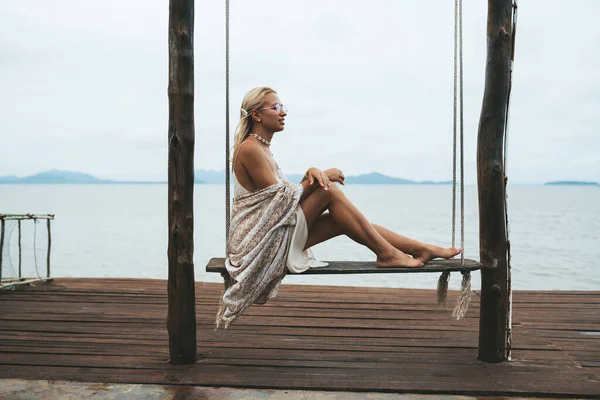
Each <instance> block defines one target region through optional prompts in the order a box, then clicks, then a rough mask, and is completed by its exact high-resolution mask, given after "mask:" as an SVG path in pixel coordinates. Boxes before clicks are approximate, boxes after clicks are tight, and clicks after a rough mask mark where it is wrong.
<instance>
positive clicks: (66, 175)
mask: <svg viewBox="0 0 600 400" xmlns="http://www.w3.org/2000/svg"><path fill="white" fill-rule="evenodd" d="M302 177H303V175H301V174H289V175H287V178H288V179H289V180H290V181H291V182H300V181H301V180H302ZM2 183H12V184H152V183H155V184H165V183H167V182H166V181H162V182H158V181H156V182H140V181H114V180H111V179H101V178H97V177H95V176H93V175H90V174H85V173H82V172H71V171H59V170H50V171H45V172H40V173H39V174H35V175H30V176H26V177H23V178H19V177H17V176H15V175H7V176H0V184H2ZM194 183H198V184H204V183H207V184H221V185H222V184H224V183H225V171H224V170H221V171H215V170H203V169H198V170H196V171H195V177H194ZM448 183H452V182H448V181H445V182H433V181H421V182H419V181H411V180H408V179H403V178H394V177H391V176H387V175H383V174H380V173H378V172H371V173H369V174H365V175H357V176H348V177H347V178H346V184H360V185H370V184H375V185H404V184H413V185H422V184H448Z"/></svg>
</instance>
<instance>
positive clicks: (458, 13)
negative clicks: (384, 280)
mask: <svg viewBox="0 0 600 400" xmlns="http://www.w3.org/2000/svg"><path fill="white" fill-rule="evenodd" d="M462 31H463V29H462V0H455V1H454V65H453V70H454V92H453V95H454V99H453V113H452V117H453V130H452V131H453V132H452V139H453V140H452V142H453V145H452V156H453V157H452V247H455V246H456V218H457V216H456V214H457V213H456V186H457V181H458V180H460V183H459V186H460V194H459V195H460V248H461V249H462V252H461V253H460V265H461V266H462V265H464V262H465V252H464V249H465V181H464V176H465V174H464V171H465V168H464V165H465V162H464V145H463V143H464V123H463V35H462ZM457 148H459V151H457ZM459 156H460V157H459ZM459 163H460V171H459V175H460V177H459V179H457V164H459ZM462 275H463V279H462V283H461V290H460V295H459V298H458V301H457V305H456V307H455V308H454V311H453V313H452V315H453V316H454V317H455V318H456V319H461V318H462V317H463V316H464V315H465V313H466V312H467V309H468V306H469V302H470V301H471V273H470V272H469V271H464V272H462ZM449 280H450V272H448V271H446V272H443V273H442V274H441V276H440V278H439V279H438V285H437V299H438V304H439V305H440V306H444V305H445V304H446V298H447V294H448V281H449Z"/></svg>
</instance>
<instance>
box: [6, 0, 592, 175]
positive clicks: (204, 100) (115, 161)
mask: <svg viewBox="0 0 600 400" xmlns="http://www.w3.org/2000/svg"><path fill="white" fill-rule="evenodd" d="M365 4H366V3H364V2H358V1H355V2H348V1H341V0H329V1H326V2H317V1H314V0H307V1H302V2H283V3H282V2H281V1H274V0H258V1H254V2H247V1H232V2H231V26H230V28H231V68H230V82H231V96H230V99H231V104H230V109H231V118H230V123H231V127H232V131H233V129H234V128H235V124H236V117H237V115H238V114H237V110H238V107H239V104H240V103H241V98H242V97H243V95H244V94H245V92H246V91H247V90H248V89H249V88H251V87H254V86H258V85H269V86H272V87H274V88H275V89H276V90H278V92H279V94H280V97H281V98H282V101H284V102H285V103H286V104H287V105H288V107H289V109H290V113H289V117H288V124H287V128H286V130H285V131H284V132H282V133H281V134H280V136H278V137H277V140H276V141H275V142H274V145H273V151H274V153H275V156H276V157H277V159H278V161H279V164H280V165H281V166H282V168H284V170H286V171H287V172H301V171H304V170H305V169H306V168H308V167H309V166H312V165H319V166H323V167H326V166H330V165H336V166H340V167H342V168H344V170H345V171H347V172H348V173H350V172H352V173H360V172H370V171H375V170H377V171H380V172H383V173H386V174H389V175H393V176H401V177H406V178H410V179H417V180H424V179H436V180H439V179H448V178H449V177H450V176H451V170H452V166H451V161H452V149H451V147H452V78H453V75H452V56H453V51H452V40H453V33H452V29H453V19H452V18H453V5H452V4H451V3H440V2H436V3H435V7H436V9H435V12H432V7H433V3H431V2H408V3H407V2H396V1H391V0H387V1H385V0H377V1H373V2H370V3H369V4H368V5H365ZM463 12H464V15H463V18H464V35H463V36H464V71H465V76H464V78H465V81H464V118H465V122H464V128H465V132H464V135H465V162H466V167H467V168H466V169H467V172H466V173H467V181H469V182H471V183H473V182H475V179H476V171H475V163H476V154H475V150H476V141H477V127H478V123H479V112H480V109H481V101H482V97H483V89H484V87H483V85H484V79H485V57H486V54H485V51H486V37H485V30H486V12H487V6H486V4H485V2H478V1H468V2H465V3H464V5H463ZM599 12H600V3H598V2H595V1H593V0H588V1H583V0H582V1H579V2H577V6H576V7H564V4H563V3H561V2H559V1H557V0H552V1H550V0H547V1H543V2H542V0H537V1H533V0H532V1H529V2H525V3H523V2H521V3H520V4H519V30H518V37H517V47H516V63H515V72H514V77H513V96H512V99H511V122H510V137H509V164H508V166H509V174H510V176H511V181H512V182H518V181H523V182H539V181H544V180H552V179H555V178H558V177H560V178H562V179H586V180H595V181H599V180H600V162H599V160H598V156H597V153H598V152H597V148H598V137H599V136H600V134H599V132H598V129H599V128H598V127H599V126H600V114H599V113H598V112H597V110H598V105H599V102H600V70H599V69H598V68H597V65H598V63H599V61H600V60H599V59H600V55H599V53H598V52H597V51H595V50H594V49H595V47H596V46H595V44H596V43H598V42H599V41H600V32H599V31H598V30H597V29H596V28H595V26H596V25H595V16H596V15H598V14H599ZM167 23H168V3H167V2H166V1H156V0H152V1H141V0H130V1H127V2H120V1H116V0H103V1H98V0H94V1H86V2H79V1H75V0H60V1H53V2H46V1H42V0H37V1H28V2H5V3H3V4H2V5H1V6H0V54H1V55H2V57H0V87H1V88H2V95H1V97H0V121H2V125H1V127H0V143H1V146H0V175H7V174H18V175H24V174H29V173H35V172H39V171H41V170H44V169H50V168H58V167H60V168H64V169H71V170H81V171H85V172H89V173H94V174H97V175H99V176H102V177H108V178H119V177H122V176H127V179H135V178H139V179H144V177H146V176H160V175H161V174H163V175H166V168H167V166H166V152H167V149H166V137H167V120H168V108H167V104H168V103H167V73H168V49H167ZM224 38H225V27H224V9H223V4H221V3H219V2H197V3H196V10H195V38H194V40H195V83H196V97H195V106H196V144H197V146H196V166H197V168H206V169H221V168H223V165H224V163H225V161H224V147H225V140H224V134H225V132H224V129H225V93H224V90H225V87H224V81H225V52H224V51H225V49H224V48H225V46H224V45H225V41H224ZM232 133H233V132H232ZM163 146H164V147H163Z"/></svg>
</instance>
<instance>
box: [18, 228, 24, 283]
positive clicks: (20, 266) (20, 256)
mask: <svg viewBox="0 0 600 400" xmlns="http://www.w3.org/2000/svg"><path fill="white" fill-rule="evenodd" d="M18 224H19V280H20V279H21V276H22V275H23V273H22V270H21V268H22V264H23V262H22V259H23V257H22V253H23V251H22V245H21V220H18Z"/></svg>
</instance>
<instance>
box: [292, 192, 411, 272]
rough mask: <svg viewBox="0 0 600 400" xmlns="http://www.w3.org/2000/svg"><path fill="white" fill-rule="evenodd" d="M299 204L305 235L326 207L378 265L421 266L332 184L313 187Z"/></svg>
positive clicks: (343, 231) (339, 224)
mask: <svg viewBox="0 0 600 400" xmlns="http://www.w3.org/2000/svg"><path fill="white" fill-rule="evenodd" d="M300 206H301V207H302V211H303V212H304V216H305V217H306V224H307V227H308V230H309V236H310V231H311V228H313V226H314V225H315V223H316V222H317V221H318V219H319V217H320V216H321V214H322V213H323V211H325V210H329V214H330V215H331V218H332V220H333V221H335V222H336V224H337V225H338V226H339V227H340V229H341V230H342V233H344V234H346V235H347V236H348V237H350V238H351V239H353V240H354V241H356V242H358V243H360V244H363V245H365V246H367V247H368V248H369V249H371V250H372V251H373V252H374V253H375V254H376V255H377V265H378V266H380V267H421V266H423V262H422V261H421V260H418V259H413V258H411V257H409V256H408V255H406V254H404V253H403V252H402V251H401V250H398V249H397V248H396V247H394V246H393V245H391V244H390V243H389V242H388V241H386V240H385V239H384V238H383V237H382V236H381V234H379V232H377V230H375V228H374V227H373V225H371V223H370V222H369V221H367V219H366V218H365V217H364V215H362V214H361V213H360V211H358V209H357V208H356V207H355V206H354V204H352V203H351V202H350V200H348V198H347V197H346V196H345V195H344V193H343V192H342V191H341V190H340V189H339V188H338V187H337V186H336V185H332V186H330V187H329V188H328V190H325V189H323V188H321V187H319V188H317V189H315V190H314V191H313V192H312V193H311V194H310V195H308V196H307V197H306V198H305V199H304V200H302V201H301V202H300Z"/></svg>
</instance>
